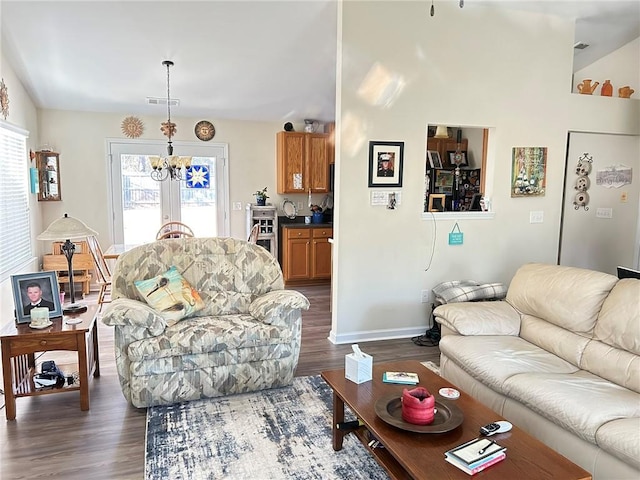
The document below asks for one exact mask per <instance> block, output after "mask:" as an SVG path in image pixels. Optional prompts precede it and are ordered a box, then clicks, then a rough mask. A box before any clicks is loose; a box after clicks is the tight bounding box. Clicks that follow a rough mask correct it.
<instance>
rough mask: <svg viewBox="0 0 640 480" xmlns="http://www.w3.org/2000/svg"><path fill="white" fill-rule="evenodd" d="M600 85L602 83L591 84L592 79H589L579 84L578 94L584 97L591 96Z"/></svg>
mask: <svg viewBox="0 0 640 480" xmlns="http://www.w3.org/2000/svg"><path fill="white" fill-rule="evenodd" d="M598 85H600V82H595V83H594V84H591V79H590V78H587V79H585V80H583V81H582V82H580V83H579V84H578V92H580V93H581V94H583V95H591V94H592V93H593V91H594V90H595V89H596V87H597V86H598Z"/></svg>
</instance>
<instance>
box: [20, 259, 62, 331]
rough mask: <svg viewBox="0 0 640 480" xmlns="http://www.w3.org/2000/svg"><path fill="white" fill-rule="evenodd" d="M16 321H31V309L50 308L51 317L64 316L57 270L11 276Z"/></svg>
mask: <svg viewBox="0 0 640 480" xmlns="http://www.w3.org/2000/svg"><path fill="white" fill-rule="evenodd" d="M11 287H12V288H13V300H14V304H15V312H16V322H17V323H29V322H30V321H31V309H33V308H36V307H45V308H48V309H49V318H54V317H61V316H62V303H61V302H60V290H59V288H58V279H57V278H56V272H53V271H51V272H36V273H25V274H23V275H12V276H11Z"/></svg>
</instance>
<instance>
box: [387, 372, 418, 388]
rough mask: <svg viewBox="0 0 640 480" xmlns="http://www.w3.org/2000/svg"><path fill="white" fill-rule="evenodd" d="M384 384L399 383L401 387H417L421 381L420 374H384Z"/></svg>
mask: <svg viewBox="0 0 640 480" xmlns="http://www.w3.org/2000/svg"><path fill="white" fill-rule="evenodd" d="M382 381H383V382H384V383H399V384H401V385H417V384H418V382H420V380H419V379H418V374H417V373H414V372H384V374H383V375H382Z"/></svg>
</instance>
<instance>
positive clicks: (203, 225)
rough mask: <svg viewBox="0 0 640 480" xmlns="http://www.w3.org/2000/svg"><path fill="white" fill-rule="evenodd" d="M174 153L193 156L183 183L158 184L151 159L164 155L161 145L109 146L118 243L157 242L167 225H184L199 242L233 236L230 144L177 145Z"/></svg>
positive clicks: (120, 143) (126, 143)
mask: <svg viewBox="0 0 640 480" xmlns="http://www.w3.org/2000/svg"><path fill="white" fill-rule="evenodd" d="M174 146H175V150H176V153H177V154H179V155H181V156H191V157H192V161H191V170H190V173H189V175H186V174H185V171H184V170H185V169H184V168H183V179H182V180H179V181H178V180H170V179H167V180H163V181H160V182H158V181H155V180H153V179H152V178H151V171H152V167H151V162H150V161H149V156H151V155H161V154H162V153H163V152H165V151H166V143H164V142H161V141H156V142H150V141H136V140H130V141H123V140H118V141H115V140H114V141H108V152H109V157H110V160H111V162H110V175H109V179H110V183H111V185H110V187H111V188H110V192H111V210H112V212H111V213H112V215H111V218H112V219H113V226H112V231H113V239H114V243H125V244H140V243H146V242H151V241H154V240H155V239H156V234H157V232H158V230H159V229H160V227H161V226H162V225H163V224H165V223H166V222H170V221H178V222H182V223H184V224H186V225H188V226H189V227H191V229H192V230H193V231H194V233H195V235H196V236H197V237H218V236H229V194H228V185H229V170H228V163H227V151H228V147H227V145H226V144H221V143H218V144H208V145H206V146H205V145H200V144H195V143H186V142H185V143H180V142H174Z"/></svg>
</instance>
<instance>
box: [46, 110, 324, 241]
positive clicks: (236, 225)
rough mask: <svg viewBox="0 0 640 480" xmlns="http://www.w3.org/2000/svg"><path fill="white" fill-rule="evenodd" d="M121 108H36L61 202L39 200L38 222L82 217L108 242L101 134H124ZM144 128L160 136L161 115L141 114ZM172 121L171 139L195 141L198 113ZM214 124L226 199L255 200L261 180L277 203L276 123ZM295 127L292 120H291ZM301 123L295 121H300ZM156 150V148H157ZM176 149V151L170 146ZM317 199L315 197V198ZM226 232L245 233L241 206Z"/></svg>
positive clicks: (240, 235) (278, 126) (150, 135)
mask: <svg viewBox="0 0 640 480" xmlns="http://www.w3.org/2000/svg"><path fill="white" fill-rule="evenodd" d="M126 116H127V114H125V113H122V114H109V113H85V112H69V111H59V110H42V111H40V118H41V124H42V128H41V135H40V138H41V139H42V141H43V142H47V143H49V144H50V145H51V146H52V147H53V148H54V150H55V151H57V152H58V153H60V175H61V179H60V188H61V192H62V201H61V202H42V203H43V204H42V205H41V208H42V212H43V217H44V223H45V224H48V222H51V221H53V220H54V219H56V218H58V217H59V216H62V215H63V214H64V213H65V212H66V213H68V214H69V215H72V216H75V217H77V218H79V219H82V220H83V221H85V222H86V223H88V224H90V226H91V227H92V228H93V229H95V230H96V231H98V233H99V237H98V238H99V240H100V244H101V245H102V247H103V248H105V249H106V248H107V247H108V246H109V245H111V243H112V241H111V240H112V239H111V235H110V222H109V219H108V218H107V202H108V193H107V181H106V175H107V169H108V165H107V157H106V142H105V139H106V138H107V137H111V138H125V137H124V136H123V134H122V131H121V129H120V124H121V122H122V120H123V119H124V118H125V117H126ZM140 119H141V120H142V121H143V122H144V125H145V130H144V133H143V135H142V137H140V138H141V139H155V140H160V141H162V142H166V137H164V136H163V135H162V133H161V132H160V123H161V122H163V121H165V120H166V118H165V117H164V116H158V117H143V116H141V117H140ZM172 120H173V121H174V122H175V123H176V124H177V130H178V131H177V135H176V136H175V137H174V140H176V141H190V142H199V140H198V139H197V138H196V137H195V134H194V130H193V129H194V126H195V124H196V123H197V122H198V121H200V120H202V118H183V117H175V118H173V117H172ZM209 120H211V121H212V123H214V125H215V127H216V135H215V137H214V140H213V141H215V142H216V143H227V144H228V145H229V179H230V180H229V182H230V188H229V189H230V201H231V203H233V202H242V203H243V205H245V204H246V203H250V202H255V198H254V197H253V193H254V192H255V191H256V190H259V189H262V188H263V187H265V186H267V188H268V193H269V196H270V198H269V202H272V203H273V204H275V205H277V206H278V207H280V205H281V203H282V199H283V198H284V197H283V196H279V195H277V194H276V176H275V166H276V160H275V149H276V132H278V131H279V130H282V124H280V123H273V122H271V123H265V122H241V121H230V120H226V121H225V120H216V119H209ZM296 127H297V125H296ZM300 129H301V127H300ZM159 153H162V152H159ZM176 153H179V152H177V151H176ZM288 197H289V198H290V199H292V200H294V199H295V200H296V201H304V205H306V204H307V197H306V196H305V195H288ZM318 201H319V199H318ZM230 214H231V219H230V220H231V221H230V224H231V236H233V237H236V238H246V220H245V219H246V212H245V210H244V208H243V209H242V210H241V211H231V212H230ZM302 214H304V213H302Z"/></svg>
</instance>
